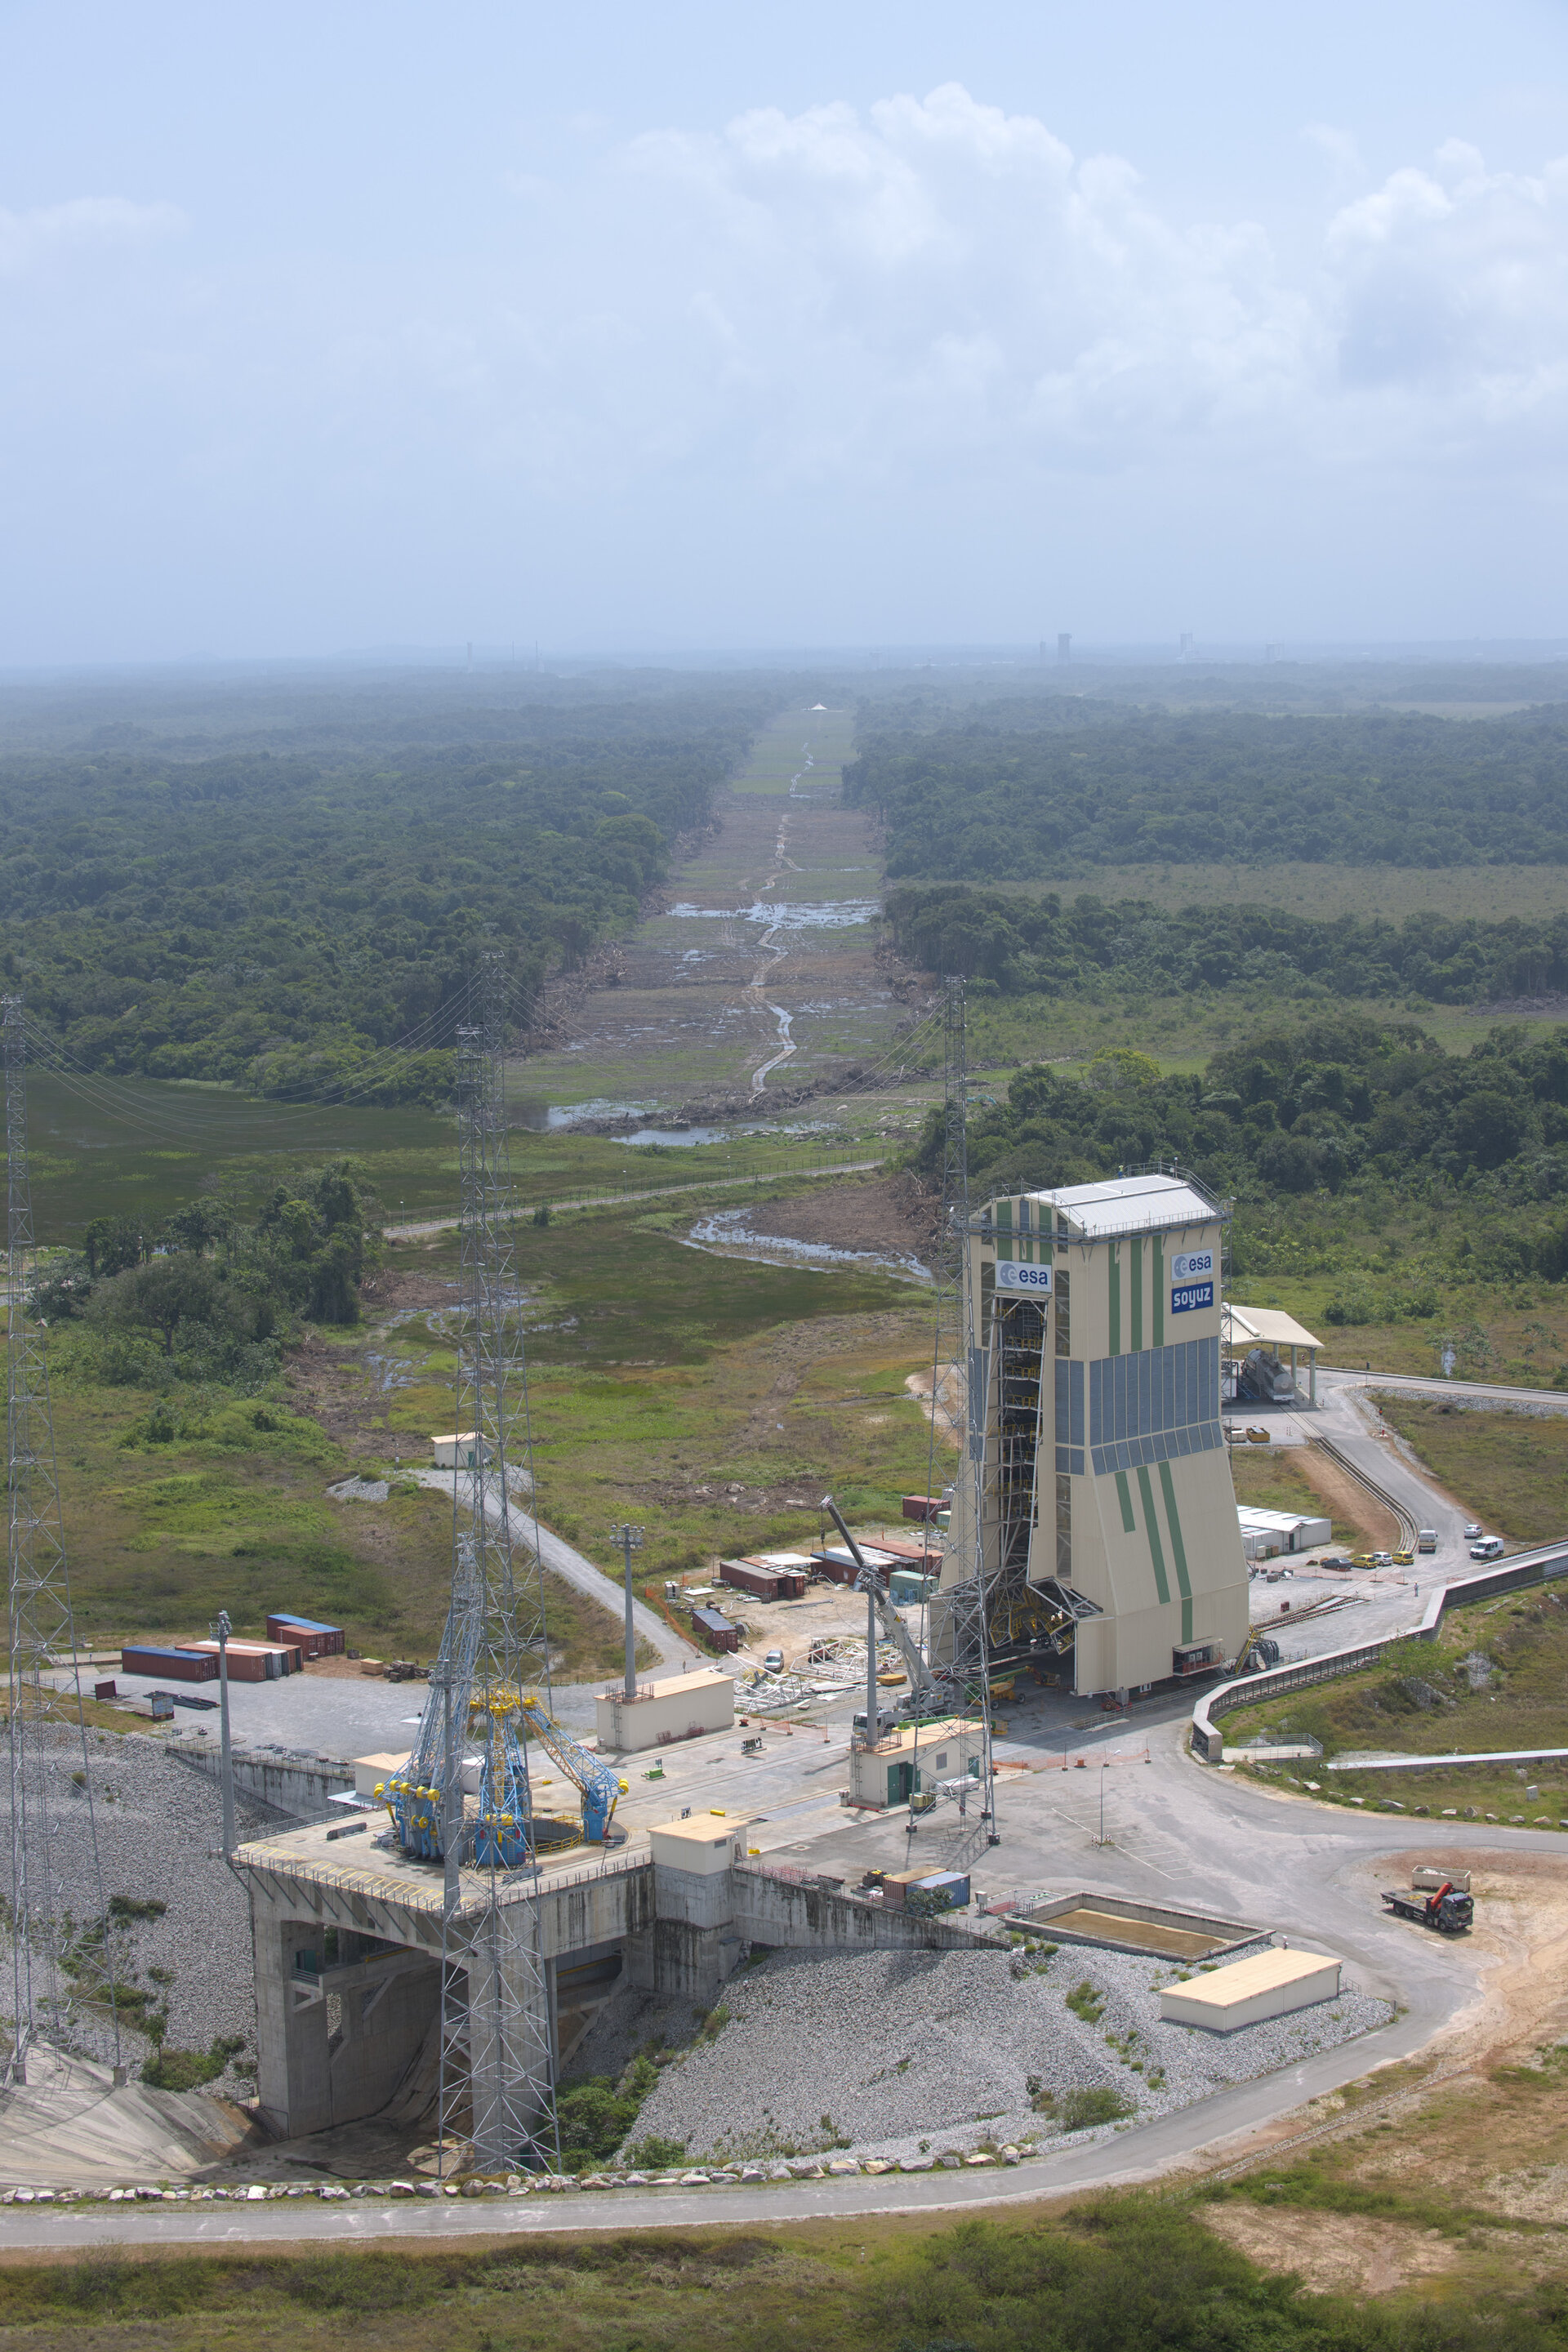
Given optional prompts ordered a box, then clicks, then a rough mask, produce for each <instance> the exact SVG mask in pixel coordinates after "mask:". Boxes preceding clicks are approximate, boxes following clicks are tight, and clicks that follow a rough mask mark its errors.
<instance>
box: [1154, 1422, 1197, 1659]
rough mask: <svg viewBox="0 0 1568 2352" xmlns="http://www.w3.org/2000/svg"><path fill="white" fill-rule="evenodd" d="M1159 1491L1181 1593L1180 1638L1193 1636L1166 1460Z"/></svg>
mask: <svg viewBox="0 0 1568 2352" xmlns="http://www.w3.org/2000/svg"><path fill="white" fill-rule="evenodd" d="M1160 1491H1161V1492H1162V1494H1163V1496H1164V1497H1165V1517H1167V1519H1169V1521H1170V1523H1171V1552H1172V1556H1173V1559H1174V1560H1175V1563H1176V1582H1177V1584H1178V1585H1179V1586H1180V1588H1181V1594H1182V1639H1183V1641H1184V1642H1190V1641H1191V1640H1192V1638H1193V1588H1192V1582H1191V1580H1190V1579H1189V1577H1188V1575H1187V1547H1186V1545H1185V1543H1184V1541H1183V1540H1182V1515H1181V1513H1180V1511H1178V1510H1177V1508H1176V1482H1175V1480H1174V1479H1173V1477H1172V1475H1171V1465H1170V1464H1169V1463H1168V1462H1162V1463H1161V1465H1160Z"/></svg>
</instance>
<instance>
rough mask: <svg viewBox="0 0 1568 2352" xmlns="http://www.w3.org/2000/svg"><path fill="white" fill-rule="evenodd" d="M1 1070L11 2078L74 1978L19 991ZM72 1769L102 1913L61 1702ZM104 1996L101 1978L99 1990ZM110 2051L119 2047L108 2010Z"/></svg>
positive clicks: (59, 1535)
mask: <svg viewBox="0 0 1568 2352" xmlns="http://www.w3.org/2000/svg"><path fill="white" fill-rule="evenodd" d="M0 1040H3V1044H4V1054H5V1185H6V1198H5V1277H6V1280H5V1440H6V1444H5V1452H6V1502H7V1612H6V1649H7V1654H8V1657H7V1663H8V1665H9V1670H10V1685H9V1700H10V1706H9V1716H8V1720H7V1737H6V1764H7V1776H8V1782H9V1795H10V1802H11V1917H12V2009H11V2017H12V2032H11V2040H10V2046H9V2049H8V2052H7V2054H6V2059H5V2081H6V2082H7V2083H15V2082H16V2081H19V2080H21V2079H22V2078H23V2075H24V2072H25V2068H26V2053H27V2050H28V2047H29V2045H30V2044H31V2043H32V2042H37V2041H46V2042H53V2043H55V2044H56V2045H57V2046H58V2047H59V2048H62V2049H64V2048H69V2047H71V2046H73V2045H74V2044H75V2043H76V2042H77V2041H78V2040H79V2024H78V2021H77V2019H76V2016H75V2010H74V1997H73V1995H74V1988H73V1983H72V1979H71V1977H70V1976H69V1975H68V1973H67V1971H66V1969H65V1967H64V1965H63V1963H64V1958H65V1954H66V1946H67V1943H68V1938H69V1935H70V1931H71V1928H70V1921H69V1919H68V1915H67V1912H66V1908H65V1890H64V1886H63V1884H62V1882H61V1880H60V1877H59V1869H60V1864H61V1860H62V1856H61V1854H60V1852H59V1851H58V1845H57V1831H58V1824H56V1823H53V1822H51V1821H50V1817H49V1807H50V1801H51V1799H50V1780H51V1775H52V1773H53V1772H54V1771H56V1770H57V1769H59V1768H60V1763H61V1758H60V1747H61V1738H60V1735H61V1734H62V1733H64V1732H67V1731H68V1727H69V1715H70V1710H69V1709H68V1708H65V1707H62V1706H61V1705H60V1700H59V1694H58V1692H57V1691H56V1689H55V1687H54V1685H53V1684H52V1682H50V1681H49V1680H48V1679H47V1677H48V1675H50V1674H51V1673H52V1672H54V1671H57V1670H58V1667H59V1666H60V1664H62V1663H63V1662H64V1661H66V1660H69V1661H70V1662H71V1663H72V1666H73V1669H74V1665H75V1658H76V1633H75V1627H74V1625H73V1622H72V1618H71V1597H70V1577H69V1574H68V1568H67V1562H66V1548H65V1534H64V1528H63V1523H62V1520H61V1516H60V1496H59V1478H58V1472H57V1469H56V1465H55V1433H54V1422H53V1417H52V1415H51V1412H50V1410H49V1377H48V1365H47V1360H46V1356H45V1352H44V1332H43V1327H42V1326H41V1325H40V1324H38V1323H37V1322H35V1321H33V1320H32V1319H30V1318H29V1317H28V1314H27V1304H26V1302H27V1289H28V1284H29V1281H30V1279H31V1276H32V1274H33V1268H34V1256H35V1243H34V1235H33V1200H32V1188H31V1184H30V1181H29V1179H28V1172H27V1085H26V1061H27V1056H26V1022H25V1018H24V1013H23V1005H22V1000H21V998H20V997H19V996H7V997H5V998H4V999H0ZM74 1711H75V1716H76V1727H77V1729H78V1730H79V1734H80V1741H81V1760H82V1769H83V1771H84V1773H85V1774H86V1787H87V1804H88V1828H89V1850H90V1874H91V1881H92V1885H91V1893H90V1895H89V1901H90V1903H91V1906H92V1916H94V1917H95V1918H96V1919H98V1920H100V1921H104V1920H105V1910H104V1899H103V1879H102V1872H101V1869H100V1864H99V1855H98V1830H97V1822H96V1819H95V1817H94V1814H93V1811H92V1778H91V1773H90V1770H89V1758H88V1752H87V1727H86V1723H85V1721H84V1719H83V1717H82V1713H81V1706H80V1702H79V1700H78V1703H77V1705H76V1707H75V1710H74ZM112 2000H113V1995H112V1987H111V1988H110V2002H111V2004H112ZM114 2057H115V2060H116V2062H117V2063H118V2061H119V2057H120V2033H119V2022H118V2017H117V2016H116V2017H115V2021H114Z"/></svg>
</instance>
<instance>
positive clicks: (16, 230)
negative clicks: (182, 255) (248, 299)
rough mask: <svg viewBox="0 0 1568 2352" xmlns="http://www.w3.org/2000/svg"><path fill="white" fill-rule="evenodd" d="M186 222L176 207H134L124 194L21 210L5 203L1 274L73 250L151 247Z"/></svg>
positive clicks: (0, 215)
mask: <svg viewBox="0 0 1568 2352" xmlns="http://www.w3.org/2000/svg"><path fill="white" fill-rule="evenodd" d="M185 225H186V224H185V215H184V213H183V212H182V211H181V210H180V208H179V206H178V205H167V204H153V205H133V204H132V203H131V202H130V201H129V199H128V198H127V197H124V196H73V197H72V198H71V200H70V201H69V203H68V204H63V205H39V206H37V207H36V208H35V209H34V210H33V211H31V212H22V213H18V212H9V211H7V210H5V208H4V207H3V206H0V275H4V276H6V277H15V276H17V275H19V274H20V273H21V272H22V271H24V270H26V269H30V268H37V267H38V266H39V265H41V264H44V263H47V262H49V261H52V260H55V259H57V258H58V257H64V256H66V255H68V254H79V253H89V252H94V251H103V250H106V249H108V250H115V249H120V250H123V249H124V248H125V247H128V246H138V245H148V244H151V243H152V242H153V240H155V239H156V238H159V237H164V236H173V235H174V234H175V233H176V232H177V231H178V230H180V229H183V228H184V226H185Z"/></svg>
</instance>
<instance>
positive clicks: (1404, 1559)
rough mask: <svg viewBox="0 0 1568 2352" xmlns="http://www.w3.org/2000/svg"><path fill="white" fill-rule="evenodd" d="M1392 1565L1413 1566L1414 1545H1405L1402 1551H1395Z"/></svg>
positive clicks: (1400, 1566)
mask: <svg viewBox="0 0 1568 2352" xmlns="http://www.w3.org/2000/svg"><path fill="white" fill-rule="evenodd" d="M1394 1567H1395V1568H1414V1567H1415V1549H1414V1547H1413V1546H1411V1545H1406V1547H1405V1549H1404V1550H1403V1551H1396V1552H1395V1553H1394Z"/></svg>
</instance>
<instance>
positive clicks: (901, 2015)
mask: <svg viewBox="0 0 1568 2352" xmlns="http://www.w3.org/2000/svg"><path fill="white" fill-rule="evenodd" d="M1175 1974H1176V1971H1175V1970H1174V1969H1172V1968H1171V1967H1169V1966H1168V1965H1167V1964H1164V1963H1163V1962H1158V1961H1153V1960H1146V1959H1139V1958H1132V1957H1131V1956H1129V1955H1126V1954H1122V1953H1116V1952H1093V1951H1087V1950H1084V1949H1081V1948H1080V1949H1077V1950H1074V1949H1069V1948H1064V1949H1063V1950H1061V1951H1060V1952H1058V1955H1057V1957H1056V1958H1054V1959H1051V1960H1049V1961H1042V1960H1040V1959H1032V1960H1025V1959H1024V1958H1021V1957H1018V1956H1015V1955H1011V1954H1008V1953H1005V1952H994V1951H981V1950H977V1951H973V1952H964V1951H948V1952H890V1951H882V1952H867V1953H856V1954H853V1955H849V1954H845V1955H842V1956H829V1957H826V1958H823V1957H819V1956H817V1955H816V1954H811V1953H788V1952H780V1953H775V1954H773V1956H772V1957H771V1958H769V1959H768V1960H767V1961H766V1962H765V1963H763V1965H761V1966H759V1967H757V1968H754V1969H747V1970H746V1971H745V1972H744V1973H743V1974H742V1975H741V1976H739V1977H736V1978H733V1979H731V1982H730V1983H729V1984H728V1985H727V1986H726V1987H725V1990H724V1994H723V2006H724V2007H725V2008H726V2009H727V2010H728V2011H729V2012H730V2021H729V2022H728V2023H727V2024H726V2025H725V2026H724V2027H723V2028H722V2030H721V2032H719V2033H718V2034H717V2035H716V2037H714V2038H713V2039H711V2040H709V2041H705V2042H700V2043H699V2044H697V2045H696V2046H694V2047H692V2048H691V2049H689V2051H688V2053H686V2055H685V2056H684V2057H682V2058H680V2059H679V2061H678V2062H677V2063H672V2064H670V2065H669V2066H668V2067H667V2068H666V2069H665V2071H664V2072H663V2074H661V2076H660V2079H659V2082H658V2086H657V2088H656V2089H655V2090H654V2091H653V2092H652V2093H651V2094H650V2095H649V2097H648V2098H647V2102H646V2103H645V2105H644V2106H643V2109H642V2113H641V2115H640V2116H639V2117H638V2120H637V2128H636V2132H635V2134H634V2137H638V2138H640V2137H642V2136H643V2134H645V2133H649V2132H657V2133H658V2134H659V2135H661V2136H662V2137H668V2138H670V2139H675V2140H681V2141H684V2142H685V2144H686V2147H687V2149H688V2153H689V2156H690V2157H691V2158H694V2159H695V2158H700V2157H710V2158H719V2157H725V2156H729V2157H739V2156H763V2155H776V2154H783V2153H787V2152H789V2151H791V2150H796V2151H799V2152H802V2153H804V2152H807V2151H812V2150H817V2149H821V2148H823V2147H830V2146H832V2145H833V2144H834V2143H835V2142H836V2141H837V2142H839V2143H841V2144H846V2145H847V2146H849V2147H852V2148H853V2149H855V2150H856V2151H857V2152H858V2153H860V2154H863V2155H868V2156H871V2155H875V2156H890V2157H897V2156H908V2155H914V2154H916V2153H918V2152H920V2151H921V2147H922V2144H925V2143H929V2144H931V2146H933V2147H943V2148H946V2147H952V2148H961V2149H962V2148H972V2147H978V2146H980V2145H981V2144H982V2143H983V2142H985V2141H989V2140H995V2141H998V2142H1004V2143H1005V2142H1006V2141H1017V2140H1020V2139H1023V2138H1028V2139H1031V2140H1034V2141H1036V2142H1037V2143H1039V2144H1042V2145H1043V2144H1044V2143H1045V2142H1046V2141H1047V2140H1049V2139H1051V2138H1052V2137H1061V2135H1060V2132H1059V2126H1054V2125H1053V2123H1052V2121H1051V2118H1050V2116H1048V2115H1046V2114H1042V2113H1040V2112H1038V2111H1037V2110H1036V2109H1035V2107H1034V2105H1033V2098H1034V2095H1036V2092H1037V2091H1038V2092H1043V2093H1055V2094H1057V2095H1058V2096H1059V2095H1061V2094H1063V2093H1066V2092H1071V2091H1075V2090H1087V2089H1093V2088H1095V2087H1099V2086H1106V2087H1113V2088H1114V2089H1116V2090H1118V2091H1119V2092H1121V2095H1123V2096H1124V2097H1125V2098H1127V2099H1129V2100H1130V2101H1134V2102H1135V2103H1136V2109H1137V2119H1138V2120H1139V2121H1145V2122H1146V2121H1148V2120H1149V2119H1151V2118H1152V2117H1153V2116H1160V2115H1164V2114H1168V2113H1169V2112H1170V2111H1171V2110H1172V2109H1173V2108H1175V2107H1180V2106H1185V2105H1189V2104H1190V2103H1191V2102H1192V2101H1194V2100H1195V2099H1202V2098H1206V2097H1207V2096H1208V2095H1209V2094H1210V2093H1211V2092H1213V2091H1217V2090H1220V2089H1222V2088H1224V2087H1225V2086H1226V2084H1232V2083H1239V2082H1245V2081H1247V2080H1249V2079H1250V2078H1251V2077H1253V2076H1255V2075H1258V2074H1270V2073H1272V2072H1273V2071H1274V2070H1275V2069H1276V2068H1278V2067H1281V2066H1288V2065H1290V2064H1293V2063H1295V2062H1296V2061H1298V2060H1299V2059H1301V2058H1303V2057H1306V2056H1307V2055H1309V2054H1310V2053H1311V2052H1313V2051H1316V2050H1322V2049H1327V2048H1330V2047H1331V2046H1332V2045H1333V2044H1334V2043H1336V2042H1344V2041H1348V2040H1349V2039H1351V2038H1352V2036H1353V2035H1355V2034H1359V2033H1365V2032H1371V2031H1372V2030H1373V2028H1374V2027H1376V2026H1379V2025H1384V2024H1386V2023H1387V2022H1388V2021H1389V2019H1390V2018H1391V2017H1392V2016H1393V2015H1394V2010H1393V2008H1392V2006H1391V2005H1390V2004H1389V2003H1388V2002H1387V2001H1383V2000H1373V1999H1371V1998H1369V1997H1368V1996H1367V1995H1365V1994H1363V1993H1360V1992H1356V1991H1353V1990H1351V1991H1346V1992H1343V1993H1342V1994H1341V1996H1340V1998H1339V2000H1335V2001H1331V2002H1323V2003H1320V2004H1319V2005H1318V2006H1317V2007H1315V2008H1313V2009H1310V2010H1305V2011H1301V2012H1300V2014H1299V2015H1297V2016H1295V2017H1289V2018H1279V2019H1274V2020H1271V2021H1268V2023H1266V2024H1261V2025H1255V2026H1248V2027H1246V2028H1244V2029H1243V2030H1242V2031H1241V2032H1237V2033H1233V2034H1228V2035H1226V2036H1224V2037H1220V2036H1217V2035H1214V2034H1210V2033H1207V2032H1203V2031H1202V2030H1201V2029H1198V2028H1194V2027H1189V2026H1182V2025H1167V2024H1163V2023H1162V2022H1161V2020H1160V2015H1159V1999H1158V1988H1159V1987H1160V1986H1161V1985H1162V1984H1169V1983H1170V1982H1172V1981H1173V1978H1174V1976H1175ZM1085 1982H1087V1983H1089V1985H1091V1986H1092V1987H1093V1988H1094V1989H1095V1991H1096V1992H1097V1993H1099V1994H1100V1995H1101V1996H1103V2011H1102V2013H1101V2014H1100V2018H1099V2019H1098V2021H1094V2022H1090V2021H1089V2020H1088V2019H1086V2018H1085V2017H1083V2016H1081V2015H1079V2014H1077V2013H1075V2012H1074V2011H1072V2010H1070V2009H1069V2008H1068V2006H1067V1996H1068V1994H1069V1993H1070V1992H1072V1991H1073V1990H1075V1989H1076V1988H1077V1987H1078V1986H1079V1985H1081V1984H1084V1983H1085ZM605 2022H606V2024H607V2023H608V2021H607V2020H606V2021H605ZM1134 2037H1135V2038H1134ZM1162 2070H1163V2080H1162V2079H1161V2075H1162ZM1110 2127H1111V2128H1113V2127H1114V2126H1110Z"/></svg>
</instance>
